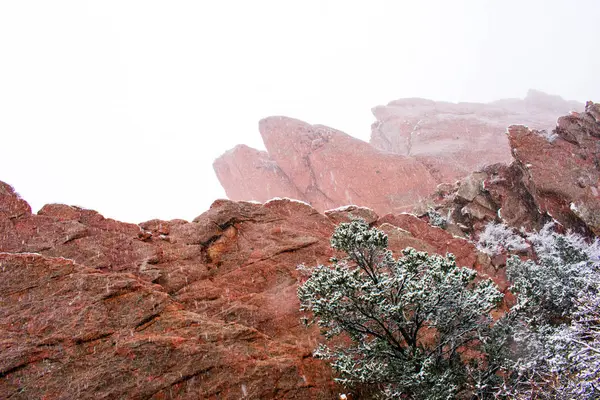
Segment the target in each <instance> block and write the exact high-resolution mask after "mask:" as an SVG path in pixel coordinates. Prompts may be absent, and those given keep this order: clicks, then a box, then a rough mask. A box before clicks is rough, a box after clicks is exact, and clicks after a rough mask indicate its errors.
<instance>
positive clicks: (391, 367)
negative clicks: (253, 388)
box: [298, 220, 508, 399]
mask: <svg viewBox="0 0 600 400" xmlns="http://www.w3.org/2000/svg"><path fill="white" fill-rule="evenodd" d="M331 245H332V247H333V248H334V249H336V250H338V251H340V252H343V253H345V255H346V256H345V257H344V258H342V259H332V264H331V265H329V266H324V265H319V266H317V267H314V268H306V267H304V266H300V267H299V268H300V269H302V270H304V271H306V272H307V274H308V275H309V277H308V280H307V281H306V282H305V283H304V284H302V285H301V286H300V287H299V288H298V297H299V299H300V302H301V309H302V310H305V311H309V312H311V313H312V317H311V320H310V323H312V322H316V323H317V324H318V325H319V326H320V327H321V329H322V333H323V334H324V336H325V338H326V339H328V341H327V343H325V344H321V345H320V346H319V347H318V348H317V349H316V351H315V355H316V356H318V357H322V358H324V359H327V360H329V361H330V362H331V364H332V366H333V368H334V369H335V370H336V371H337V372H338V374H339V378H338V380H339V381H340V382H342V383H343V384H346V385H357V384H360V385H363V386H364V385H366V386H371V387H373V388H375V389H376V390H377V391H378V392H379V393H380V394H382V395H383V396H385V398H408V399H453V398H460V397H463V396H478V398H486V397H492V396H493V393H494V392H495V390H496V388H497V387H498V385H499V384H500V383H501V380H500V378H499V377H498V375H497V371H498V370H499V369H500V368H502V362H504V360H505V357H504V351H505V350H506V348H507V347H508V346H507V345H506V342H505V340H506V337H507V335H506V334H505V333H504V331H505V330H506V327H505V326H504V325H503V323H502V322H501V323H496V324H494V323H493V321H492V319H491V318H490V316H489V313H490V311H491V310H492V309H493V308H494V307H496V305H497V304H498V303H499V302H500V301H501V299H502V294H501V293H500V292H499V291H498V290H497V288H496V286H495V285H494V284H493V283H492V281H491V280H480V281H477V282H476V281H475V278H476V276H477V273H476V272H475V271H473V270H471V269H468V268H461V267H458V266H457V265H456V262H455V259H454V257H453V256H452V255H447V256H446V257H442V256H439V255H428V254H426V253H424V252H418V251H416V250H414V249H411V248H407V249H405V250H404V251H403V252H402V256H401V257H400V258H398V259H394V257H393V256H392V254H391V252H390V251H389V250H388V249H387V236H386V235H385V233H384V232H382V231H380V230H377V229H374V228H369V226H368V225H367V224H366V223H365V222H364V221H360V220H356V221H352V222H350V223H342V224H340V225H339V226H338V228H337V229H336V230H335V233H334V234H333V236H332V239H331Z"/></svg>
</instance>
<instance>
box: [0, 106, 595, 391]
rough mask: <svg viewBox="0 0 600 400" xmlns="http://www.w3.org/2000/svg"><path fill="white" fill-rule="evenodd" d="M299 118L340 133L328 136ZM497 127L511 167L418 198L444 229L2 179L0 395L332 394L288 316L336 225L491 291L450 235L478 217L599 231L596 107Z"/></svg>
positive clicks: (288, 205) (357, 213)
mask: <svg viewBox="0 0 600 400" xmlns="http://www.w3.org/2000/svg"><path fill="white" fill-rule="evenodd" d="M272 122H273V121H272ZM269 123H270V122H269V121H266V122H264V124H269ZM274 123H276V124H279V123H281V121H274ZM293 126H294V127H296V128H295V129H301V128H300V127H303V126H305V125H302V124H301V123H297V122H293ZM269 129H270V128H269ZM307 129H309V132H313V131H315V130H316V132H320V133H323V134H325V133H327V132H332V133H331V136H327V135H325V137H326V138H328V139H327V140H328V141H329V142H333V143H338V139H337V138H338V134H337V133H335V132H334V131H331V130H328V129H324V128H320V127H317V128H315V127H310V128H307ZM508 137H509V139H510V145H511V146H512V152H513V155H514V157H515V161H514V162H513V163H512V164H511V165H509V166H507V165H504V164H495V165H492V166H490V167H487V168H485V169H484V170H483V171H480V172H477V173H474V174H472V175H470V176H468V177H467V178H465V179H463V180H462V181H460V182H459V184H456V185H440V186H438V187H437V192H436V193H435V194H434V196H433V197H431V198H429V199H428V201H424V202H422V205H424V206H425V207H426V206H431V207H435V208H437V210H438V212H440V213H442V214H444V215H446V216H447V217H448V220H449V221H448V222H449V223H448V227H447V230H443V229H441V228H436V227H432V226H431V225H429V224H428V223H427V221H426V219H427V217H426V216H423V217H422V218H418V217H416V216H414V215H410V214H388V215H385V216H383V217H379V216H378V215H377V213H376V212H374V211H373V210H370V209H367V208H364V207H357V206H350V207H345V208H342V209H336V210H330V211H328V212H326V213H325V214H321V213H319V212H318V211H316V210H315V209H314V208H313V207H311V206H309V205H307V204H304V203H301V202H298V201H291V200H287V199H278V200H273V201H269V202H267V203H265V204H256V203H249V202H234V201H230V200H217V201H215V202H214V203H213V205H212V206H211V208H210V209H209V210H208V211H207V212H205V213H203V214H202V215H200V216H199V217H197V218H196V219H195V220H194V221H192V222H187V221H184V220H172V221H160V220H151V221H147V222H145V223H142V224H140V225H134V224H127V223H122V222H118V221H114V220H111V219H106V218H104V217H103V216H102V215H100V214H99V213H97V212H95V211H91V210H85V209H82V208H78V207H71V206H66V205H60V204H50V205H46V206H44V207H43V208H42V209H41V210H40V211H39V212H38V213H37V214H33V213H32V212H31V208H30V206H29V205H28V204H27V203H26V202H25V201H24V200H23V199H21V198H19V196H18V195H17V194H16V193H15V192H14V190H13V189H12V187H10V186H9V185H7V184H5V183H2V182H0V398H10V399H96V398H106V399H109V398H110V399H112V398H132V399H175V398H177V399H198V398H202V399H240V398H250V399H331V398H335V396H336V395H337V393H338V392H339V391H341V390H342V389H341V388H339V387H337V386H335V384H334V383H333V380H332V376H331V372H330V370H329V367H328V366H327V365H325V364H324V363H323V362H321V361H319V360H315V359H313V358H312V356H311V354H312V350H313V349H314V347H315V345H316V343H317V342H318V341H319V340H320V338H319V334H318V331H316V330H314V329H313V330H309V329H306V328H304V327H303V326H302V325H301V323H300V317H301V314H300V313H299V311H298V306H299V304H298V300H297V297H296V289H297V285H298V282H299V280H301V279H303V277H301V276H298V272H297V270H296V266H297V265H298V264H300V263H304V264H307V265H315V264H317V263H324V262H327V261H328V259H329V258H330V257H331V256H333V254H332V252H331V249H330V247H329V237H330V235H331V233H332V232H333V229H334V226H335V224H337V223H339V222H340V221H347V220H349V219H351V218H354V217H361V218H364V219H365V220H366V221H368V222H369V223H371V224H372V225H374V226H378V227H379V228H380V229H382V230H384V231H385V232H387V234H388V237H389V242H390V246H391V248H392V250H393V251H395V252H396V253H397V252H399V251H400V250H401V249H403V248H405V247H407V246H412V247H415V248H417V249H418V250H424V251H428V252H436V253H442V254H444V253H446V252H451V253H454V254H455V255H456V259H457V263H458V264H459V265H464V266H468V267H471V268H474V269H476V270H478V271H479V272H480V274H481V276H482V277H486V276H489V277H491V278H492V279H494V280H495V281H496V283H497V284H498V285H499V286H500V288H501V290H503V291H504V292H506V288H507V286H508V282H507V281H506V277H505V275H504V271H503V269H502V268H499V267H501V266H502V264H503V260H502V259H499V260H490V259H489V258H488V257H487V256H484V255H482V254H480V253H478V252H477V251H476V249H475V246H474V245H473V244H472V243H471V242H469V241H468V240H466V239H464V238H460V237H458V235H467V234H473V233H475V234H476V232H477V230H478V229H480V228H481V227H482V226H483V225H484V224H485V223H486V222H487V221H491V220H500V221H504V222H507V223H508V224H510V225H512V226H515V227H520V226H523V227H525V228H527V229H530V228H539V227H540V226H541V225H542V224H543V223H544V222H545V221H548V220H550V219H551V218H554V219H556V220H557V221H558V222H559V223H560V224H562V225H563V226H564V227H565V228H567V229H575V230H578V231H580V232H583V233H585V234H589V235H592V234H598V231H599V224H598V215H600V209H599V206H600V204H599V203H600V201H599V195H598V191H599V190H600V189H599V188H598V185H599V178H600V158H599V157H600V145H599V143H600V105H598V104H592V103H588V104H587V105H586V111H585V112H582V113H580V114H576V113H574V114H572V115H570V116H567V117H563V118H561V119H560V120H559V122H558V126H557V128H556V130H555V131H554V132H553V133H551V134H549V135H548V134H541V133H540V132H536V131H532V130H529V129H526V128H523V127H519V126H513V127H511V128H510V129H509V136H508ZM276 139H277V136H276V135H274V136H273V138H272V140H276ZM320 139H322V136H319V135H317V137H314V138H313V139H312V140H317V141H319V140H320ZM344 140H346V138H345V137H343V139H339V141H340V143H342V142H343V141H344ZM329 142H327V143H329ZM311 143H312V142H311ZM319 143H321V142H318V143H317V144H315V145H314V146H315V147H316V151H317V152H318V151H323V152H325V151H326V150H319V147H318V146H317V145H318V144H319ZM311 146H312V144H311ZM323 146H325V145H324V144H323V145H322V147H323ZM311 149H312V147H311ZM300 150H302V149H300ZM300 150H289V151H290V153H286V152H283V153H282V155H281V156H278V157H281V158H282V159H284V158H286V157H289V158H290V159H289V160H288V162H289V163H292V164H293V163H294V162H295V163H299V164H300V165H303V164H302V163H303V162H304V161H302V158H298V159H297V160H296V161H293V155H294V154H296V153H297V154H305V153H302V152H301V151H300ZM282 151H283V150H282ZM311 151H314V149H313V150H311ZM311 154H312V153H311ZM319 157H321V156H318V157H315V158H314V159H319ZM394 157H396V156H394ZM310 160H311V162H312V160H313V158H310ZM401 160H402V162H404V159H401ZM339 162H342V161H339ZM284 165H285V164H284ZM311 165H312V164H311ZM286 168H287V167H286ZM282 170H283V167H282ZM300 171H301V169H300ZM309 171H310V168H309ZM280 173H281V174H286V175H287V173H285V172H277V174H280ZM280 176H283V175H280ZM299 176H302V175H301V174H300V175H299ZM298 179H300V178H298ZM304 179H305V182H308V183H310V182H312V180H311V179H312V177H311V176H310V174H309V175H308V178H306V177H305V178H304ZM389 179H391V177H390V178H389ZM507 301H511V299H510V296H507Z"/></svg>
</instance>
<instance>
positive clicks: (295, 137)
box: [214, 117, 437, 213]
mask: <svg viewBox="0 0 600 400" xmlns="http://www.w3.org/2000/svg"><path fill="white" fill-rule="evenodd" d="M259 129H260V133H261V135H262V138H263V141H264V143H265V146H266V148H267V151H268V153H265V152H260V151H257V150H253V149H250V148H248V147H245V146H238V147H236V148H234V149H233V150H230V151H229V152H227V153H225V154H223V155H222V156H221V157H219V158H218V159H217V160H216V161H215V162H214V168H215V171H216V173H217V177H218V178H219V180H220V181H221V183H222V185H223V187H224V188H225V191H226V193H227V196H228V197H229V198H230V199H233V200H257V201H261V202H263V201H266V200H268V199H270V198H273V197H291V198H295V199H299V200H303V201H306V202H308V203H310V204H311V205H312V206H313V207H315V208H316V209H317V210H320V211H324V210H327V209H330V208H335V207H339V206H341V205H345V204H359V205H366V206H368V207H369V208H372V209H373V210H375V211H376V212H379V213H387V212H403V211H408V210H410V209H411V208H412V206H413V205H414V204H415V203H416V202H418V201H419V200H421V199H423V198H424V197H426V196H428V195H429V193H431V191H432V190H433V189H434V188H435V186H436V185H437V182H436V181H435V179H434V178H433V177H432V176H431V175H430V174H429V172H428V171H427V169H426V168H425V167H424V166H423V164H421V163H420V162H419V161H417V160H415V159H413V158H411V157H405V156H400V155H397V154H393V153H389V152H383V151H379V150H377V149H375V148H373V147H372V146H371V145H369V144H368V143H365V142H363V141H361V140H358V139H355V138H353V137H351V136H349V135H347V134H345V133H343V132H340V131H338V130H335V129H332V128H328V127H325V126H320V125H309V124H307V123H305V122H302V121H298V120H295V119H292V118H286V117H271V118H266V119H264V120H262V121H260V124H259Z"/></svg>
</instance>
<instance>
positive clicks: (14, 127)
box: [0, 0, 600, 222]
mask: <svg viewBox="0 0 600 400" xmlns="http://www.w3.org/2000/svg"><path fill="white" fill-rule="evenodd" d="M599 20H600V2H598V1H596V0H589V1H583V0H574V1H549V0H539V1H531V0H528V1H502V2H500V1H494V2H492V1H481V0H473V1H448V0H440V1H416V0H415V1H369V2H367V1H347V0H346V1H324V0H317V1H308V0H304V1H295V2H292V1H281V0H279V1H260V0H259V1H252V2H250V1H219V2H216V1H215V2H213V1H184V0H181V1H176V2H166V1H160V2H159V1H148V0H144V1H125V0H119V1H106V0H104V1H84V0H75V1H52V2H49V1H42V0H40V1H26V0H21V1H3V2H0V54H1V62H0V139H1V142H0V143H1V145H2V153H1V157H0V180H3V181H5V182H7V183H10V184H12V185H13V186H14V187H15V189H16V190H17V191H18V192H19V193H20V194H21V195H22V196H23V197H24V198H25V199H26V200H27V201H28V202H29V203H30V204H31V205H32V207H33V209H34V211H37V210H38V209H39V208H40V207H41V206H42V205H43V204H45V203H50V202H60V203H67V204H73V205H79V206H82V207H85V208H92V209H95V210H98V211H99V212H101V213H102V214H103V215H105V216H107V217H112V218H116V219H120V220H124V221H130V222H141V221H144V220H148V219H151V218H161V219H171V218H184V219H192V218H194V217H195V216H197V215H199V214H200V213H202V212H203V211H205V210H206V209H207V208H208V207H209V205H210V203H211V202H212V201H213V200H215V199H216V198H219V197H224V192H223V190H222V189H221V187H220V185H219V183H218V181H217V179H216V177H215V175H214V173H213V170H212V165H211V164H212V161H213V160H214V159H215V158H216V157H218V156H219V155H220V154H222V153H223V152H225V151H226V150H228V149H229V148H231V147H233V146H234V145H236V144H238V143H245V144H248V145H250V146H253V147H257V148H262V142H261V139H260V135H259V133H258V129H257V122H258V120H259V119H261V118H263V117H266V116H269V115H287V116H290V117H294V118H299V119H302V120H305V121H307V122H310V123H319V124H325V125H329V126H332V127H335V128H337V129H341V130H343V131H345V132H347V133H349V134H351V135H353V136H356V137H358V138H360V139H363V140H367V141H368V139H369V134H370V124H371V123H372V122H373V120H374V118H373V117H372V115H371V112H370V109H371V107H373V106H375V105H378V104H385V103H387V102H389V101H391V100H394V99H397V98H402V97H415V96H416V97H424V98H431V99H434V100H446V101H455V102H456V101H483V102H485V101H491V100H495V99H499V98H506V97H523V96H524V95H525V94H526V92H527V90H528V89H529V88H535V89H539V90H542V91H545V92H547V93H551V94H558V95H561V96H562V97H564V98H566V99H569V100H579V101H586V100H592V99H593V100H596V101H599V100H600V78H599V76H600V74H598V72H597V71H598V70H600V52H599V51H598V43H597V39H598V37H600V24H598V21H599Z"/></svg>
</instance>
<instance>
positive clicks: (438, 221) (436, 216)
mask: <svg viewBox="0 0 600 400" xmlns="http://www.w3.org/2000/svg"><path fill="white" fill-rule="evenodd" d="M427 216H428V217H429V223H430V224H431V225H433V226H437V227H438V228H445V227H446V225H447V223H448V221H446V218H444V216H443V215H442V214H440V213H439V212H437V210H435V209H434V208H431V207H430V208H429V209H428V210H427Z"/></svg>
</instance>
